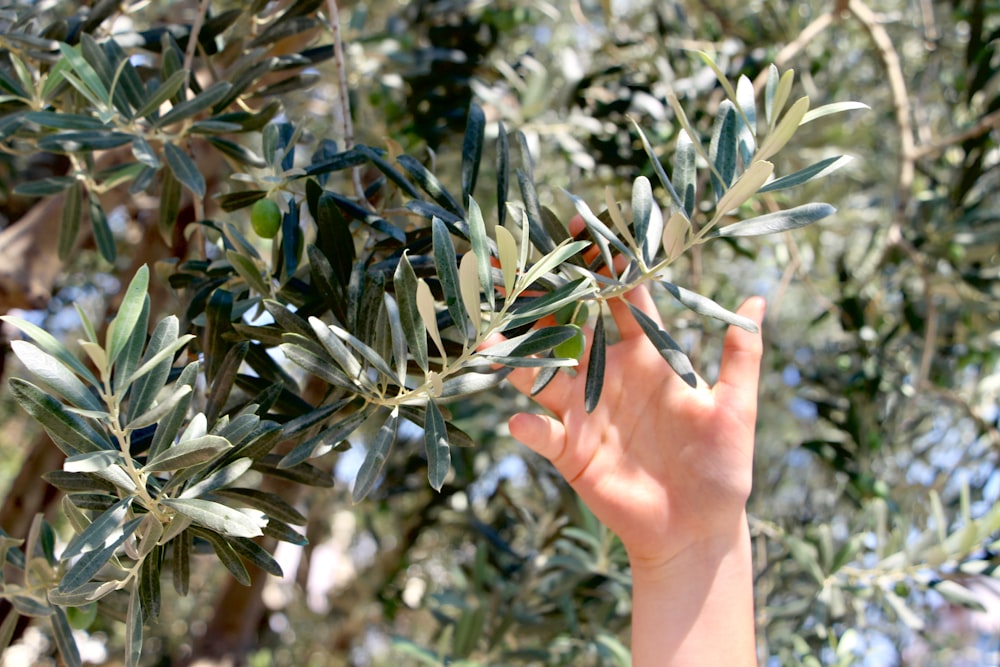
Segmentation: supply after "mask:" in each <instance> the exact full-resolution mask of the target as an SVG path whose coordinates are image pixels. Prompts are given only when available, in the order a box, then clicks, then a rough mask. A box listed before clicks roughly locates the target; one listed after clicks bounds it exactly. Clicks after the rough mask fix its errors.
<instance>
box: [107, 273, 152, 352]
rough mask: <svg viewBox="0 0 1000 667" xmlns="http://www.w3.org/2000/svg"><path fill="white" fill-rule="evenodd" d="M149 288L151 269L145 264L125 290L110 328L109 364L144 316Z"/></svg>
mask: <svg viewBox="0 0 1000 667" xmlns="http://www.w3.org/2000/svg"><path fill="white" fill-rule="evenodd" d="M148 287H149V267H148V266H146V265H145V264H143V265H142V266H140V267H139V269H138V270H137V271H136V272H135V275H134V276H133V277H132V281H131V282H130V283H129V286H128V288H127V289H126V290H125V296H124V297H122V301H121V304H120V305H119V307H118V314H117V315H115V319H114V320H113V322H112V324H111V325H110V326H109V327H108V343H107V346H108V362H109V363H112V364H113V363H114V362H115V361H116V360H117V359H118V355H119V354H121V352H122V350H124V349H125V346H126V345H127V344H128V341H129V338H131V336H132V332H133V331H134V330H135V326H136V324H137V323H138V321H139V318H140V317H141V315H142V311H143V308H144V307H145V302H146V290H147V288H148Z"/></svg>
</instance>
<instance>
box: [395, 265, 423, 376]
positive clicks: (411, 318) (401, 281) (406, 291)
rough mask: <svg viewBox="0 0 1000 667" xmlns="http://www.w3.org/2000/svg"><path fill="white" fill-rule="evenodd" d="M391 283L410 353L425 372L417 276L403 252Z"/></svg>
mask: <svg viewBox="0 0 1000 667" xmlns="http://www.w3.org/2000/svg"><path fill="white" fill-rule="evenodd" d="M392 284H393V288H394V289H395V292H396V301H397V303H398V304H399V319H400V322H401V323H402V325H403V333H404V334H405V335H406V343H407V345H408V346H409V348H410V354H412V355H413V359H414V361H416V362H417V365H418V366H420V368H421V369H423V371H424V373H426V372H427V369H428V365H427V335H426V334H425V329H424V322H423V319H422V318H421V316H420V309H419V308H418V307H417V276H416V273H414V271H413V267H412V266H411V265H410V260H409V259H408V258H407V256H406V253H405V252H404V253H403V255H402V256H401V257H400V258H399V264H397V265H396V271H395V273H394V274H393V278H392Z"/></svg>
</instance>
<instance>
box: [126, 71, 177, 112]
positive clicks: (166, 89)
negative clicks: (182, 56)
mask: <svg viewBox="0 0 1000 667" xmlns="http://www.w3.org/2000/svg"><path fill="white" fill-rule="evenodd" d="M187 78H188V71H187V70H178V71H176V72H174V73H173V74H171V75H170V76H169V77H167V79H166V80H165V81H163V82H162V83H160V85H158V86H157V87H156V88H155V89H153V91H152V92H151V93H150V94H149V96H148V98H147V99H146V101H145V103H144V104H143V106H142V107H141V108H140V109H138V110H137V111H136V112H135V115H136V116H138V117H140V118H149V117H150V116H152V115H153V114H154V113H156V112H158V111H159V110H160V107H161V106H162V105H163V103H164V102H166V101H167V100H169V99H170V98H171V97H173V96H174V95H176V94H177V91H179V90H180V89H181V86H183V85H184V82H185V81H187Z"/></svg>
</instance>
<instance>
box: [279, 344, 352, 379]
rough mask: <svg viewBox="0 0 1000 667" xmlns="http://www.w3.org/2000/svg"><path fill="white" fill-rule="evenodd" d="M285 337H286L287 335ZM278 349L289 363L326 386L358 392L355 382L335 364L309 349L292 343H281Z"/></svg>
mask: <svg viewBox="0 0 1000 667" xmlns="http://www.w3.org/2000/svg"><path fill="white" fill-rule="evenodd" d="M285 335H286V337H287V336H288V334H285ZM278 347H279V349H280V350H281V352H282V354H284V355H285V356H286V357H287V358H288V360H289V361H291V362H292V363H294V364H296V365H297V366H300V367H301V368H303V369H305V370H306V371H308V372H310V373H312V374H313V375H315V376H316V377H318V378H320V379H321V380H324V381H325V382H326V383H327V384H331V385H333V386H334V387H340V388H341V389H347V390H348V391H352V392H356V391H357V390H358V385H357V383H356V382H354V381H353V380H352V379H351V378H349V377H347V376H346V375H345V374H344V373H343V371H341V370H340V369H339V368H337V367H336V365H335V364H331V363H330V361H329V359H328V358H326V357H324V356H320V355H319V354H317V353H316V352H314V351H313V350H312V349H310V348H309V347H306V346H303V345H297V344H293V343H282V344H281V345H280V346H278Z"/></svg>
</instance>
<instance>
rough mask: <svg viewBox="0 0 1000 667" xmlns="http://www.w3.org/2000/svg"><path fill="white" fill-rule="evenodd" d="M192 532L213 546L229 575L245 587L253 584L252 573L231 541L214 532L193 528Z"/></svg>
mask: <svg viewBox="0 0 1000 667" xmlns="http://www.w3.org/2000/svg"><path fill="white" fill-rule="evenodd" d="M191 531H192V532H194V533H195V534H196V535H198V537H201V538H204V539H205V540H206V541H207V542H208V543H209V544H211V545H212V549H213V550H214V551H215V555H216V556H218V557H219V560H220V561H221V562H222V564H223V565H225V566H226V569H227V570H229V573H230V574H231V575H233V578H234V579H236V581H238V582H239V583H240V584H241V585H243V586H249V585H250V584H251V583H252V580H251V579H250V573H249V572H247V568H246V566H245V565H244V564H243V561H242V560H241V559H240V557H239V554H237V553H236V550H235V549H233V547H232V545H231V544H230V542H229V540H227V539H225V538H224V537H222V536H221V535H219V534H218V533H216V532H215V531H212V530H204V529H198V528H197V527H192V528H191Z"/></svg>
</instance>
